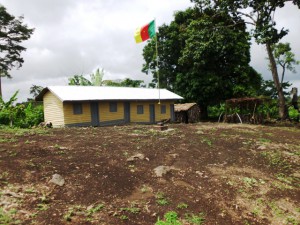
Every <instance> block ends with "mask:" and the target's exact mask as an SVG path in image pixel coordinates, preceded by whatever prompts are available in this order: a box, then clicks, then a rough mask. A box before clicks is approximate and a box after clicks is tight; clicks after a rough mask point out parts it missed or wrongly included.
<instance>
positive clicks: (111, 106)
mask: <svg viewBox="0 0 300 225" xmlns="http://www.w3.org/2000/svg"><path fill="white" fill-rule="evenodd" d="M109 111H110V112H117V111H118V104H117V102H110V103H109Z"/></svg>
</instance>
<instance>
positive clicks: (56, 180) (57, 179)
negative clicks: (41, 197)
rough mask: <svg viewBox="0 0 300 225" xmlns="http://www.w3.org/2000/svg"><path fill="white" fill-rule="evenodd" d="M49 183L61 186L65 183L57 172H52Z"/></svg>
mask: <svg viewBox="0 0 300 225" xmlns="http://www.w3.org/2000/svg"><path fill="white" fill-rule="evenodd" d="M49 182H50V183H53V184H56V185H58V186H63V185H64V184H65V179H64V178H63V177H62V176H61V175H59V174H57V173H56V174H53V175H52V179H51V180H50V181H49Z"/></svg>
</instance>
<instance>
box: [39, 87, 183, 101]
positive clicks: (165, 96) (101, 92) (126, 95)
mask: <svg viewBox="0 0 300 225" xmlns="http://www.w3.org/2000/svg"><path fill="white" fill-rule="evenodd" d="M47 89H48V90H49V91H51V92H52V93H53V94H54V95H56V96H57V97H58V98H59V99H60V100H61V101H62V102H64V101H89V100H158V99H159V98H160V99H161V100H179V99H183V98H182V97H181V96H179V95H177V94H175V93H173V92H171V91H168V90H166V89H160V90H159V89H153V88H152V89H150V88H131V87H106V86H98V87H97V86H49V87H47V88H46V90H47ZM44 93H45V92H43V93H42V96H43V95H44ZM42 96H41V97H42ZM159 96H160V97H159Z"/></svg>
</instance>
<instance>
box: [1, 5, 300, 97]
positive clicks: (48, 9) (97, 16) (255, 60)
mask: <svg viewBox="0 0 300 225" xmlns="http://www.w3.org/2000/svg"><path fill="white" fill-rule="evenodd" d="M0 4H2V5H4V6H5V7H6V8H7V10H8V12H9V13H11V14H13V15H14V16H24V22H25V23H26V24H28V25H29V27H31V28H35V31H34V34H33V35H32V37H31V38H30V39H29V40H28V41H26V42H24V43H23V45H24V46H25V47H26V48H27V51H26V52H24V53H23V54H22V56H23V58H24V60H25V63H24V64H23V67H21V68H20V69H18V70H13V71H12V72H11V74H12V76H13V78H12V79H6V78H4V79H2V89H3V97H4V99H5V100H7V99H8V98H9V97H10V96H12V94H13V93H14V92H15V91H16V90H19V91H20V94H19V100H20V101H23V100H26V99H27V98H28V97H30V95H29V88H30V87H31V86H32V85H33V84H35V85H40V86H43V87H45V86H50V85H67V83H68V77H71V76H73V75H75V74H90V73H92V72H94V71H95V70H96V69H97V68H103V69H104V71H105V76H104V79H123V78H126V77H129V78H131V79H142V80H145V81H150V80H151V77H149V76H147V75H145V74H144V73H142V72H141V68H142V64H143V57H142V50H143V47H144V46H145V43H141V44H135V42H134V38H133V33H134V31H135V29H136V28H137V27H139V26H142V25H144V24H146V23H148V22H149V21H150V20H152V19H153V18H156V22H157V25H158V26H160V25H162V24H163V23H167V24H168V23H169V22H170V21H171V20H172V19H173V13H174V11H178V10H184V9H186V8H187V7H189V6H191V5H192V4H191V3H190V0H176V1H174V0H142V1H141V0H122V1H117V0H89V1H86V0H26V1H24V0H0ZM275 19H276V21H278V26H281V27H282V26H284V27H285V28H288V29H289V30H290V32H289V34H288V36H287V37H286V38H285V39H284V40H283V41H284V42H290V43H291V46H292V49H293V52H294V53H295V54H296V57H297V59H298V60H300V41H299V40H300V39H299V34H300V11H299V10H298V9H297V8H296V7H294V6H287V7H285V8H284V9H282V10H279V11H277V12H276V14H275ZM251 55H252V61H251V65H252V66H253V67H254V68H255V69H256V70H257V71H258V72H260V73H261V74H263V77H264V78H265V79H271V74H270V72H269V71H268V70H267V69H266V65H267V61H266V59H265V58H266V54H265V49H264V48H263V46H257V45H255V44H253V46H252V50H251ZM297 71H298V73H296V74H292V73H288V74H287V75H286V77H287V79H288V80H291V81H292V82H293V83H294V86H298V88H300V67H299V66H298V67H297ZM298 80H299V81H298Z"/></svg>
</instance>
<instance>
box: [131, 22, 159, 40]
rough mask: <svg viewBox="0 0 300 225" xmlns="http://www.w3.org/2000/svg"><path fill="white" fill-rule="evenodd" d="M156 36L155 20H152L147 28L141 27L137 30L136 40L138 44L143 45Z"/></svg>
mask: <svg viewBox="0 0 300 225" xmlns="http://www.w3.org/2000/svg"><path fill="white" fill-rule="evenodd" d="M154 36H155V20H152V21H151V22H150V23H148V24H146V25H145V26H142V27H139V28H137V29H136V30H135V33H134V39H135V42H136V43H141V42H143V41H146V40H148V39H149V38H153V37H154Z"/></svg>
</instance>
